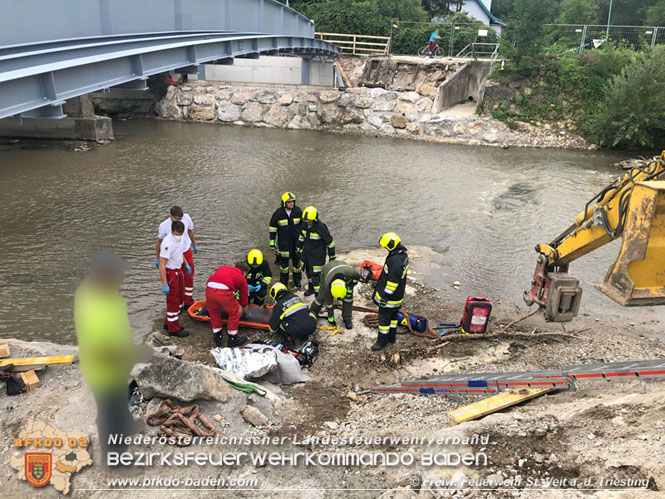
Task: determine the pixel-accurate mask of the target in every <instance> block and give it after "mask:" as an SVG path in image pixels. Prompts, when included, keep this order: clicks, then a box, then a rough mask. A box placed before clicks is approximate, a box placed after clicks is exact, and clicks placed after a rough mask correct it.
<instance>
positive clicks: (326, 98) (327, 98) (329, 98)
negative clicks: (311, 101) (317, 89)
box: [319, 90, 340, 104]
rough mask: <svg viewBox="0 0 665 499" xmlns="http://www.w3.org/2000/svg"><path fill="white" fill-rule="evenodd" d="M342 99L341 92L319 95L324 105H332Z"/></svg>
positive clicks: (331, 91)
mask: <svg viewBox="0 0 665 499" xmlns="http://www.w3.org/2000/svg"><path fill="white" fill-rule="evenodd" d="M339 98H340V92H339V91H334V90H330V91H328V92H321V93H320V94H319V100H320V101H321V102H322V103H323V104H330V103H332V102H337V101H338V100H339Z"/></svg>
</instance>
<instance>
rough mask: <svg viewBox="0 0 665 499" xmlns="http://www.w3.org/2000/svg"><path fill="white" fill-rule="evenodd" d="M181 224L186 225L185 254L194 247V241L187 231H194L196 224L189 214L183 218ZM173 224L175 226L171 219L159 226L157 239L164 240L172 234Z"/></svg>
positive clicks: (183, 238)
mask: <svg viewBox="0 0 665 499" xmlns="http://www.w3.org/2000/svg"><path fill="white" fill-rule="evenodd" d="M181 222H182V223H183V224H185V232H184V233H183V234H182V243H183V245H184V246H183V248H184V249H183V252H187V251H189V248H191V247H192V240H191V239H190V238H189V234H188V233H187V231H188V230H194V222H193V221H192V217H190V216H189V215H188V214H187V213H185V214H184V215H183V216H182V220H181ZM171 224H173V222H172V221H171V217H169V218H167V219H166V220H164V221H163V222H162V223H161V224H159V231H158V232H157V237H158V238H159V239H162V240H163V239H164V238H165V237H166V236H168V235H169V234H170V233H171Z"/></svg>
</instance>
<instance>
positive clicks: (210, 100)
mask: <svg viewBox="0 0 665 499" xmlns="http://www.w3.org/2000/svg"><path fill="white" fill-rule="evenodd" d="M194 104H198V105H199V106H214V105H215V96H214V95H210V94H200V95H199V94H197V95H194Z"/></svg>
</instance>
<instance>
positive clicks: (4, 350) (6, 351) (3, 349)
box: [0, 343, 9, 359]
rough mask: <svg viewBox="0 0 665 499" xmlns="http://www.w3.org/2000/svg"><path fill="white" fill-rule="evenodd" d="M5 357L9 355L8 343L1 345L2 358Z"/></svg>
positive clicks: (0, 354)
mask: <svg viewBox="0 0 665 499" xmlns="http://www.w3.org/2000/svg"><path fill="white" fill-rule="evenodd" d="M5 357H9V345H8V344H7V343H3V344H2V345H0V359H4V358H5Z"/></svg>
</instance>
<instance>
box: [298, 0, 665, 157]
mask: <svg viewBox="0 0 665 499" xmlns="http://www.w3.org/2000/svg"><path fill="white" fill-rule="evenodd" d="M461 3H462V2H460V1H457V0H291V1H290V5H291V6H292V7H293V8H295V9H296V10H298V11H300V12H302V13H303V14H305V15H307V16H308V17H310V18H311V19H313V20H314V22H315V23H316V28H317V30H318V31H326V32H333V33H355V34H365V35H377V36H388V35H390V34H392V37H393V38H392V45H391V47H392V52H393V53H395V54H415V53H417V51H418V49H420V48H421V47H422V46H423V45H425V43H426V42H427V40H428V38H429V35H430V33H431V32H432V31H433V30H434V29H435V28H439V32H440V35H441V41H440V45H441V46H442V47H443V48H444V50H445V52H446V53H448V51H449V49H450V48H451V47H452V50H453V51H454V52H457V51H459V50H461V49H462V48H463V47H464V46H466V45H467V44H468V43H469V42H495V41H497V36H496V33H494V31H493V30H490V31H489V36H487V37H483V38H482V39H479V38H478V30H479V29H480V28H482V27H483V26H482V24H481V23H479V22H478V21H476V20H474V19H471V18H470V17H468V16H466V15H465V14H464V13H462V12H459V10H460V8H461ZM609 4H610V0H539V1H537V2H534V1H533V0H494V1H493V4H492V11H493V13H494V14H495V15H496V16H497V17H499V18H500V19H503V20H504V21H506V22H507V23H508V27H507V28H506V29H504V30H503V34H502V36H501V38H500V40H498V41H500V43H501V51H502V52H501V55H502V56H503V57H504V58H505V59H506V60H507V63H506V68H505V69H506V70H505V71H502V72H500V73H499V76H498V78H499V79H500V80H501V82H502V84H503V87H504V88H509V89H513V90H511V92H508V96H506V94H505V93H504V97H492V98H490V97H488V99H489V100H487V101H486V102H483V103H480V105H479V109H484V111H485V112H486V113H491V114H492V116H494V117H495V118H498V119H502V120H504V121H505V122H506V123H508V125H509V126H511V127H514V126H517V121H526V122H535V121H555V122H566V123H567V126H570V122H571V121H572V122H573V123H574V124H573V125H572V126H571V128H572V129H573V130H575V131H577V132H578V133H581V134H582V135H583V136H584V137H585V138H587V139H588V140H590V141H592V142H595V143H598V144H601V145H604V146H606V147H621V148H631V147H665V124H664V123H663V122H662V116H665V85H663V84H662V83H661V82H662V81H663V79H662V78H661V76H665V48H662V47H658V46H656V48H651V47H650V44H651V39H652V36H653V35H652V34H651V31H653V30H636V31H633V32H632V33H631V35H630V36H631V37H632V39H629V40H627V39H621V38H616V37H615V38H613V37H612V35H611V36H610V40H608V41H607V42H605V43H604V44H603V45H602V46H601V48H600V49H590V48H589V47H590V45H589V44H590V41H591V40H592V39H594V38H595V39H598V38H603V37H604V36H605V31H604V28H603V27H602V25H604V24H605V23H607V18H608V11H609ZM451 23H455V24H454V27H453V28H451ZM552 23H555V24H589V25H600V27H599V28H596V29H589V31H588V32H584V33H585V39H584V40H582V39H581V37H582V34H581V33H582V31H581V30H578V31H576V30H575V28H574V27H572V28H571V29H570V30H568V31H566V30H565V29H561V28H556V29H551V28H547V27H546V26H545V25H547V24H552ZM611 24H612V25H615V26H617V25H628V26H644V25H647V26H665V0H613V5H612V18H611ZM663 31H665V28H663ZM620 36H621V37H623V36H624V35H620ZM581 43H583V44H585V45H586V47H587V49H586V50H585V51H584V52H583V53H582V54H581V55H578V53H577V51H575V50H574V49H575V47H577V46H579V44H581ZM515 88H517V89H521V90H514V89H515Z"/></svg>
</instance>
